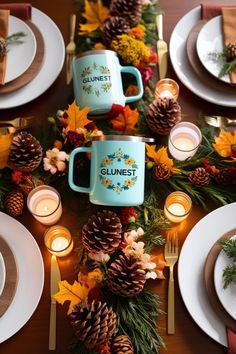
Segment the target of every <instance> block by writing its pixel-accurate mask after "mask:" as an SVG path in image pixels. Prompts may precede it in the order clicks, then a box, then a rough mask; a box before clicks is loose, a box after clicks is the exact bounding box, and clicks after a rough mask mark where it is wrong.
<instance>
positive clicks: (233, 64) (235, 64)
mask: <svg viewBox="0 0 236 354" xmlns="http://www.w3.org/2000/svg"><path fill="white" fill-rule="evenodd" d="M232 72H236V59H234V60H232V61H229V62H226V63H225V64H224V65H223V67H222V68H221V70H220V72H219V77H220V78H221V77H223V76H225V75H229V74H231V73H232Z"/></svg>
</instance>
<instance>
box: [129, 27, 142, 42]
mask: <svg viewBox="0 0 236 354" xmlns="http://www.w3.org/2000/svg"><path fill="white" fill-rule="evenodd" d="M145 31H146V28H145V27H144V26H143V25H137V26H136V27H133V28H131V30H130V31H129V34H130V35H131V37H134V38H137V39H142V38H143V37H144V35H145Z"/></svg>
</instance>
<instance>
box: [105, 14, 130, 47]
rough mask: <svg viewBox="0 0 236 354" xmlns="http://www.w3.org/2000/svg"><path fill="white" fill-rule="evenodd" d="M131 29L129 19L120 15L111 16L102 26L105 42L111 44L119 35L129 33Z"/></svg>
mask: <svg viewBox="0 0 236 354" xmlns="http://www.w3.org/2000/svg"><path fill="white" fill-rule="evenodd" d="M129 29H130V26H129V23H128V22H127V20H126V19H125V18H123V17H120V16H111V17H110V18H109V19H108V20H107V21H106V22H105V23H104V25H103V27H102V29H101V30H102V34H103V39H104V42H105V43H106V44H107V45H109V44H110V43H111V41H112V40H113V39H114V38H116V37H117V36H119V35H121V34H123V33H128V32H129Z"/></svg>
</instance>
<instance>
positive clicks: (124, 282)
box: [107, 254, 146, 297]
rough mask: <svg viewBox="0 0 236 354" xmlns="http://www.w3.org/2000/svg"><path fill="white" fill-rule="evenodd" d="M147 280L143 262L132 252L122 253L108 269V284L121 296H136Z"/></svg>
mask: <svg viewBox="0 0 236 354" xmlns="http://www.w3.org/2000/svg"><path fill="white" fill-rule="evenodd" d="M145 282H146V272H145V270H144V269H142V262H141V261H140V260H139V259H138V258H136V257H134V256H132V255H131V254H120V255H119V256H118V257H117V258H116V259H115V260H114V262H113V263H111V265H110V267H109V268H108V270H107V286H108V287H109V289H110V290H111V291H112V292H113V293H115V294H118V295H120V296H124V297H131V296H135V295H137V294H138V293H140V291H142V290H143V287H144V285H145Z"/></svg>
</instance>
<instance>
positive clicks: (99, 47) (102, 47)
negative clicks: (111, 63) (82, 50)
mask: <svg viewBox="0 0 236 354" xmlns="http://www.w3.org/2000/svg"><path fill="white" fill-rule="evenodd" d="M93 48H94V49H98V50H99V49H106V47H105V45H104V44H103V43H101V42H98V43H96V44H94V46H93Z"/></svg>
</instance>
